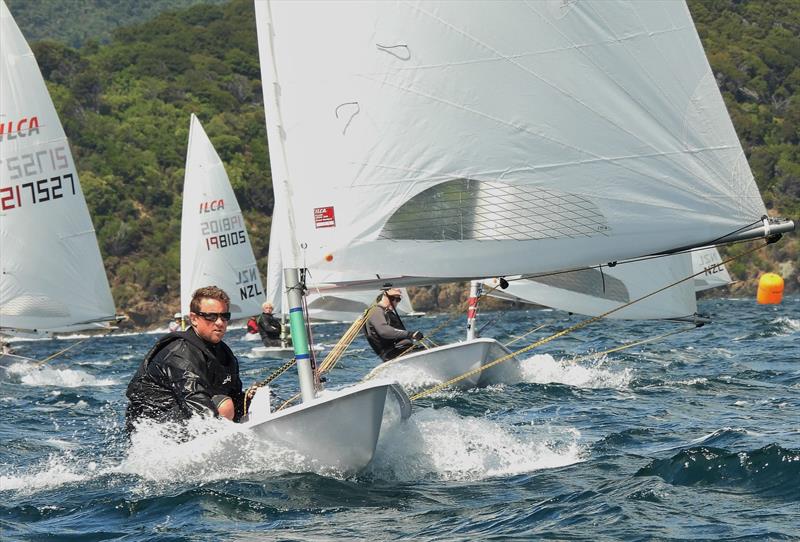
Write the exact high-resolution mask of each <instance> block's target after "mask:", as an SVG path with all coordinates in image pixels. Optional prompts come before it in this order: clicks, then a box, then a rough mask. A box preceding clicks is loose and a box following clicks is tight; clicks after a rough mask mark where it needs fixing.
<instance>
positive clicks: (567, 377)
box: [520, 354, 634, 389]
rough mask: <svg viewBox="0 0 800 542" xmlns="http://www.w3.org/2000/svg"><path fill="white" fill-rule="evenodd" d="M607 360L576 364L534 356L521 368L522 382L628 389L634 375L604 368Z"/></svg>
mask: <svg viewBox="0 0 800 542" xmlns="http://www.w3.org/2000/svg"><path fill="white" fill-rule="evenodd" d="M607 364H608V358H606V357H602V358H598V359H594V360H586V361H582V362H576V361H573V360H561V361H557V360H556V359H555V358H553V356H551V355H549V354H536V355H534V356H531V357H529V358H527V359H525V360H524V361H523V362H522V363H521V364H520V366H521V368H522V374H523V381H525V382H528V383H532V384H553V383H555V384H566V385H568V386H573V387H576V388H590V389H601V388H606V389H608V388H611V389H628V386H629V385H630V383H631V381H632V380H633V376H634V373H633V371H632V370H631V369H629V368H624V369H621V370H612V369H610V368H607V367H606V365H607Z"/></svg>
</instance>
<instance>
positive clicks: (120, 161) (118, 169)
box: [8, 0, 800, 325]
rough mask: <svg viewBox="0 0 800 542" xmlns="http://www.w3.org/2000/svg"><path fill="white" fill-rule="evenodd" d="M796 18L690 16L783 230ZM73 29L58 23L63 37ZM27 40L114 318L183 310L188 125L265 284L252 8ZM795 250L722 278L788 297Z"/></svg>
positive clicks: (150, 317)
mask: <svg viewBox="0 0 800 542" xmlns="http://www.w3.org/2000/svg"><path fill="white" fill-rule="evenodd" d="M70 1H72V0H70ZM76 1H77V0H76ZM87 1H88V0H87ZM177 1H178V0H176V2H177ZM176 2H171V4H176ZM188 2H189V0H186V1H185V2H183V3H188ZM8 3H9V7H10V9H11V10H12V12H14V11H15V9H16V10H19V12H20V13H15V15H17V17H18V21H19V22H20V25H21V26H22V30H23V32H25V33H26V34H27V35H28V37H29V38H30V37H31V33H30V28H29V27H26V24H25V21H28V22H30V21H39V22H34V23H33V24H34V25H35V26H42V27H44V26H45V25H44V23H43V22H41V21H48V22H47V24H51V23H52V22H54V21H56V20H55V19H53V17H55V16H56V15H54V14H53V13H51V11H52V10H50V9H46V8H47V6H48V2H42V3H39V2H27V3H26V2H20V1H19V0H16V1H10V2H8ZM93 3H94V4H96V5H105V4H109V5H110V4H114V2H113V1H111V0H109V1H108V2H103V1H102V0H94V2H93ZM156 3H157V2H156V1H155V0H153V1H151V2H147V3H140V5H141V6H142V10H144V9H145V6H146V5H154V4H156ZM21 4H25V5H24V6H21ZM56 4H58V3H57V2H56ZM125 5H129V3H125ZM134 5H135V4H134ZM799 7H800V6H798V2H797V1H796V0H780V1H772V2H760V1H752V2H747V1H734V0H714V1H702V2H701V1H692V2H690V8H691V10H692V13H693V15H694V17H695V19H696V22H697V27H698V29H699V31H700V34H701V37H702V39H703V42H704V45H705V47H706V50H707V53H708V56H709V59H710V61H711V64H712V67H713V70H714V73H715V74H716V76H717V82H718V84H719V85H720V87H721V89H722V90H723V94H724V97H725V101H726V103H727V104H728V107H729V109H730V112H731V116H732V118H733V121H734V124H735V125H736V129H737V131H738V133H739V136H740V138H741V139H742V142H743V144H744V146H745V150H746V152H747V154H748V157H749V158H750V163H751V165H752V168H753V172H754V174H755V176H756V179H757V181H758V185H759V187H760V188H761V190H762V193H763V195H764V199H765V201H766V203H767V206H768V208H769V209H770V212H773V213H774V214H777V215H781V216H789V217H793V218H797V217H798V215H800V212H798V211H800V150H798V149H799V147H798V143H800V141H799V140H800V9H798V8H799ZM61 15H63V14H57V16H59V17H60V16H61ZM82 23H83V20H82V19H81V18H80V17H78V18H77V20H72V19H71V18H61V19H58V23H57V26H60V27H68V26H71V25H74V26H75V27H81V25H82ZM33 35H34V36H37V35H47V36H48V37H57V36H61V37H62V41H53V40H46V41H37V42H34V43H32V47H33V49H34V52H35V54H36V57H37V59H38V61H39V64H40V66H41V69H42V72H43V74H44V76H45V78H46V80H47V81H48V85H49V87H50V90H51V93H52V96H53V99H54V101H55V103H56V108H57V109H58V111H59V112H60V115H61V120H62V122H63V124H64V128H65V130H66V132H67V135H68V136H69V137H70V142H71V144H72V148H73V152H74V155H75V161H76V162H77V165H78V169H79V172H80V177H81V182H82V184H83V190H84V193H85V194H86V196H87V200H88V203H89V207H90V211H91V213H92V216H93V219H94V224H95V228H96V230H97V233H98V238H99V241H100V248H101V251H102V253H103V256H104V259H105V263H106V269H107V271H108V275H109V278H110V280H111V283H112V289H113V293H114V298H115V301H116V303H117V307H118V310H119V311H121V312H124V313H126V314H128V315H129V316H131V318H132V322H134V323H135V324H138V325H144V324H148V323H151V322H155V321H162V320H163V319H164V318H165V317H166V315H168V314H170V313H172V312H174V311H175V310H176V309H177V308H178V289H179V235H180V213H181V191H182V184H183V168H184V161H185V153H186V145H187V136H188V129H189V115H190V113H195V114H196V115H197V116H198V117H199V118H200V120H201V122H202V123H203V125H204V127H205V129H206V131H207V133H208V135H209V136H210V138H211V140H212V142H213V143H214V145H215V146H216V148H217V151H218V152H219V154H220V157H221V158H222V160H223V161H224V162H225V164H226V166H227V171H228V174H229V176H230V179H231V182H232V184H233V187H234V190H235V192H236V195H237V198H238V199H239V202H240V205H241V207H242V209H243V211H244V214H245V218H246V220H247V226H248V230H249V232H250V236H251V239H252V241H253V244H254V248H255V251H256V256H257V257H258V259H259V265H260V267H261V270H262V274H263V275H266V273H265V271H266V255H267V244H268V236H269V226H270V216H271V214H272V204H273V202H272V187H271V179H270V173H269V158H268V153H267V141H266V133H265V127H264V113H263V105H262V97H261V87H260V81H259V77H260V73H259V63H258V51H257V43H256V30H255V22H254V14H253V2H252V0H234V1H232V2H230V3H226V4H221V5H197V6H194V7H190V8H187V9H184V10H181V11H169V12H164V13H161V14H160V15H158V16H156V17H155V18H154V19H152V20H150V21H148V22H144V23H141V24H136V25H132V26H126V27H123V28H118V29H116V30H114V31H113V32H112V33H111V37H110V40H109V42H108V43H107V44H101V43H100V42H99V41H97V40H89V41H88V42H86V44H85V45H83V46H82V47H80V48H78V49H75V48H72V47H70V46H69V45H68V44H70V43H82V42H83V38H80V39H78V40H77V41H75V40H76V39H77V38H74V37H73V33H70V32H66V33H65V34H63V35H61V34H57V33H53V34H51V33H47V32H45V33H44V34H33ZM98 37H100V36H98ZM32 41H33V40H32ZM797 249H798V242H797V235H796V234H795V235H792V236H789V238H788V239H784V240H783V241H781V243H779V244H778V245H777V246H775V247H773V248H771V249H769V251H762V252H761V253H759V255H757V256H753V257H750V258H749V259H746V260H745V261H743V262H739V263H736V264H735V265H734V266H733V267H732V271H733V273H734V274H735V275H736V276H737V278H740V279H750V280H751V282H749V283H747V286H748V287H752V279H754V278H755V277H756V276H757V275H758V273H759V272H760V271H761V270H772V271H779V272H781V273H782V274H783V276H784V278H786V279H787V286H788V287H789V288H790V289H793V290H797V288H798V272H797V267H798V265H797V264H798V261H797ZM731 250H733V251H736V250H740V249H739V248H733V249H731ZM751 291H752V290H751ZM462 292H463V289H462V288H456V287H437V288H434V289H419V290H417V292H416V295H417V300H416V301H417V306H418V308H419V309H421V310H431V309H434V310H435V309H437V308H447V307H448V306H450V305H452V304H455V303H458V302H459V301H460V299H461V297H462V295H463V294H462Z"/></svg>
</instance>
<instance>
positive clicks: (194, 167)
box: [181, 115, 264, 319]
mask: <svg viewBox="0 0 800 542" xmlns="http://www.w3.org/2000/svg"><path fill="white" fill-rule="evenodd" d="M210 285H215V286H218V287H220V288H222V289H223V290H225V292H227V294H228V295H229V296H230V298H231V306H230V311H231V313H232V315H233V318H234V319H236V318H246V317H248V316H253V315H254V314H259V313H260V312H261V303H262V302H263V301H264V290H263V286H262V283H261V276H260V274H259V272H258V266H257V265H256V258H255V256H254V255H253V248H252V245H251V244H250V237H249V236H248V235H247V229H246V228H245V223H244V216H242V211H241V209H240V208H239V202H238V201H236V195H235V194H234V192H233V188H231V183H230V181H229V180H228V174H227V173H226V172H225V166H224V165H223V163H222V160H220V159H219V156H218V155H217V151H216V150H214V146H213V145H212V144H211V141H210V140H209V139H208V136H207V135H206V133H205V131H204V130H203V126H202V125H201V124H200V121H199V120H197V117H196V116H194V115H192V118H191V125H190V129H189V149H188V151H187V153H186V176H185V179H184V184H183V214H182V218H181V311H182V313H183V314H189V302H190V301H191V299H192V292H194V291H195V290H196V289H197V288H200V287H202V286H210Z"/></svg>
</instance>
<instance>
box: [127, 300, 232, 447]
mask: <svg viewBox="0 0 800 542" xmlns="http://www.w3.org/2000/svg"><path fill="white" fill-rule="evenodd" d="M229 307H230V298H229V297H228V294H226V293H225V291H223V290H222V289H220V288H217V287H216V286H207V287H205V288H199V289H198V290H196V291H195V292H194V294H193V295H192V300H191V303H190V312H189V321H190V322H191V327H190V328H189V329H188V330H186V331H183V332H172V333H169V334H168V335H165V336H164V337H162V338H160V339H159V340H158V342H156V344H155V346H154V347H153V348H152V349H151V350H150V352H148V353H147V355H146V356H145V358H144V360H143V361H142V364H141V365H140V366H139V369H138V370H137V371H136V374H134V375H133V378H132V379H131V381H130V383H129V384H128V389H127V392H126V395H127V397H128V400H129V401H130V402H129V404H128V409H127V411H126V414H125V418H126V429H127V430H128V432H129V433H130V432H132V431H133V430H134V429H135V424H136V422H137V421H139V420H140V419H141V418H150V419H153V420H155V421H158V422H166V421H182V420H186V419H188V418H190V417H192V416H193V415H194V414H211V415H214V416H220V417H223V418H226V419H228V420H232V421H237V422H238V421H241V419H242V417H243V415H244V392H243V391H242V381H241V380H240V378H239V362H238V360H237V359H236V356H234V355H233V352H232V351H231V349H230V348H229V347H228V345H226V344H225V343H224V342H223V341H222V338H223V337H224V336H225V332H226V331H227V329H228V322H229V321H230V318H231V313H230V312H229V310H230V309H229Z"/></svg>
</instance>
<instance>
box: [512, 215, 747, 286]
mask: <svg viewBox="0 0 800 542" xmlns="http://www.w3.org/2000/svg"><path fill="white" fill-rule="evenodd" d="M760 223H761V220H756V221H755V222H751V223H750V224H747V225H746V226H742V227H741V228H737V229H735V230H733V231H731V232H730V233H726V234H724V235H721V236H719V237H717V238H716V239H713V240H711V241H709V242H708V243H707V246H712V245H713V246H720V245H714V242H715V241H717V240H719V239H723V238H725V237H727V236H729V235H733V234H735V233H739V232H740V231H744V230H746V229H747V228H750V227H752V226H755V225H756V224H760ZM751 240H752V239H748V240H746V241H731V242H729V243H725V245H726V246H727V245H733V244H738V243H747V242H750V241H751ZM705 248H706V246H702V247H695V248H689V249H686V250H680V251H676V252H672V253H669V254H663V253H662V254H650V255H648V256H640V257H638V258H630V259H627V260H618V261H617V262H616V264H617V265H623V264H629V263H635V262H643V261H647V260H654V259H656V258H666V257H668V256H674V255H676V254H690V253H692V252H697V251H700V250H704V249H705ZM722 263H724V262H722ZM716 265H721V263H720V264H716ZM601 267H602V264H600V265H590V266H586V267H576V268H574V269H568V270H565V271H552V272H550V273H537V274H535V275H520V276H518V277H513V278H508V277H504V278H505V279H506V280H507V281H508V282H514V281H517V280H529V279H537V278H542V277H553V276H558V275H565V274H568V273H574V272H576V271H583V270H586V269H597V268H601Z"/></svg>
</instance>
